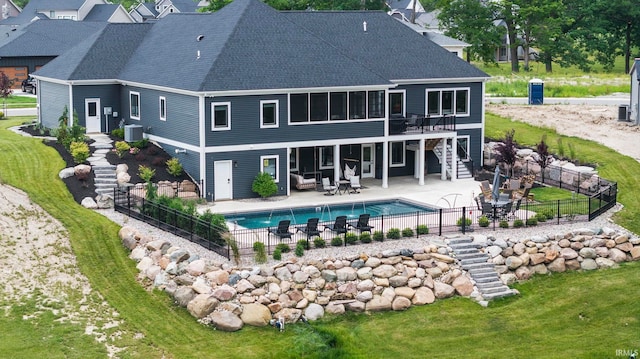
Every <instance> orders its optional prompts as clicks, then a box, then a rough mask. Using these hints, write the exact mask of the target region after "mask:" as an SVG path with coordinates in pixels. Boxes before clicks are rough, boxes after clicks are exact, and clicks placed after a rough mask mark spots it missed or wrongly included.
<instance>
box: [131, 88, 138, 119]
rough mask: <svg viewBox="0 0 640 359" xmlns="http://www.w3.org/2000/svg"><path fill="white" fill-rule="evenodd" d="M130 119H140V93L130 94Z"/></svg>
mask: <svg viewBox="0 0 640 359" xmlns="http://www.w3.org/2000/svg"><path fill="white" fill-rule="evenodd" d="M129 117H131V118H132V119H134V120H139V119H140V93H139V92H133V91H131V92H129Z"/></svg>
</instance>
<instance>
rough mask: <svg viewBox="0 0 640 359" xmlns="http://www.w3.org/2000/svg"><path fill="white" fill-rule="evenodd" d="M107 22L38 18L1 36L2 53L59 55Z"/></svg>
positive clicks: (23, 55)
mask: <svg viewBox="0 0 640 359" xmlns="http://www.w3.org/2000/svg"><path fill="white" fill-rule="evenodd" d="M106 25H107V23H99V22H84V21H73V20H38V21H35V22H33V23H30V24H27V25H24V26H20V27H19V28H17V29H16V28H14V29H15V30H9V28H10V27H8V26H5V28H6V29H7V31H6V32H7V33H8V34H9V35H8V36H0V57H28V56H58V55H60V54H62V53H64V52H65V51H67V50H69V49H70V48H72V47H73V46H75V45H77V44H78V43H79V42H81V41H82V40H84V39H85V38H86V37H87V36H88V35H90V34H92V33H94V32H96V31H98V30H100V29H102V28H104V27H105V26H106Z"/></svg>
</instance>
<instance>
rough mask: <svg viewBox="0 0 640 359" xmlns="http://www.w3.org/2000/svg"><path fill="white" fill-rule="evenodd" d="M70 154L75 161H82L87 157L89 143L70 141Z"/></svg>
mask: <svg viewBox="0 0 640 359" xmlns="http://www.w3.org/2000/svg"><path fill="white" fill-rule="evenodd" d="M70 152H71V156H73V160H74V161H75V162H76V163H84V161H86V160H87V158H89V155H90V152H89V145H87V144H86V143H85V142H71V146H70Z"/></svg>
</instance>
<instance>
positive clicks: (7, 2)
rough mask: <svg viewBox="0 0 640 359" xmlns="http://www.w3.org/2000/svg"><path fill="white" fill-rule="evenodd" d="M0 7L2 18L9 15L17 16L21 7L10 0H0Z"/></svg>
mask: <svg viewBox="0 0 640 359" xmlns="http://www.w3.org/2000/svg"><path fill="white" fill-rule="evenodd" d="M0 9H2V20H4V19H6V18H9V17H11V16H18V15H19V14H20V12H21V11H22V9H21V8H20V7H19V6H18V5H16V4H15V3H14V2H13V1H11V0H0Z"/></svg>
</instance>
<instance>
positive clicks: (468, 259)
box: [458, 256, 487, 266]
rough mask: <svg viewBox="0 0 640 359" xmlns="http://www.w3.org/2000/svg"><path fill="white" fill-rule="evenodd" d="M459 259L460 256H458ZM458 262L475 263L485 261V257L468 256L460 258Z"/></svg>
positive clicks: (463, 263)
mask: <svg viewBox="0 0 640 359" xmlns="http://www.w3.org/2000/svg"><path fill="white" fill-rule="evenodd" d="M458 259H460V258H458ZM460 263H461V264H462V265H463V266H464V265H465V264H475V263H487V257H485V256H482V257H470V258H462V259H460Z"/></svg>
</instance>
